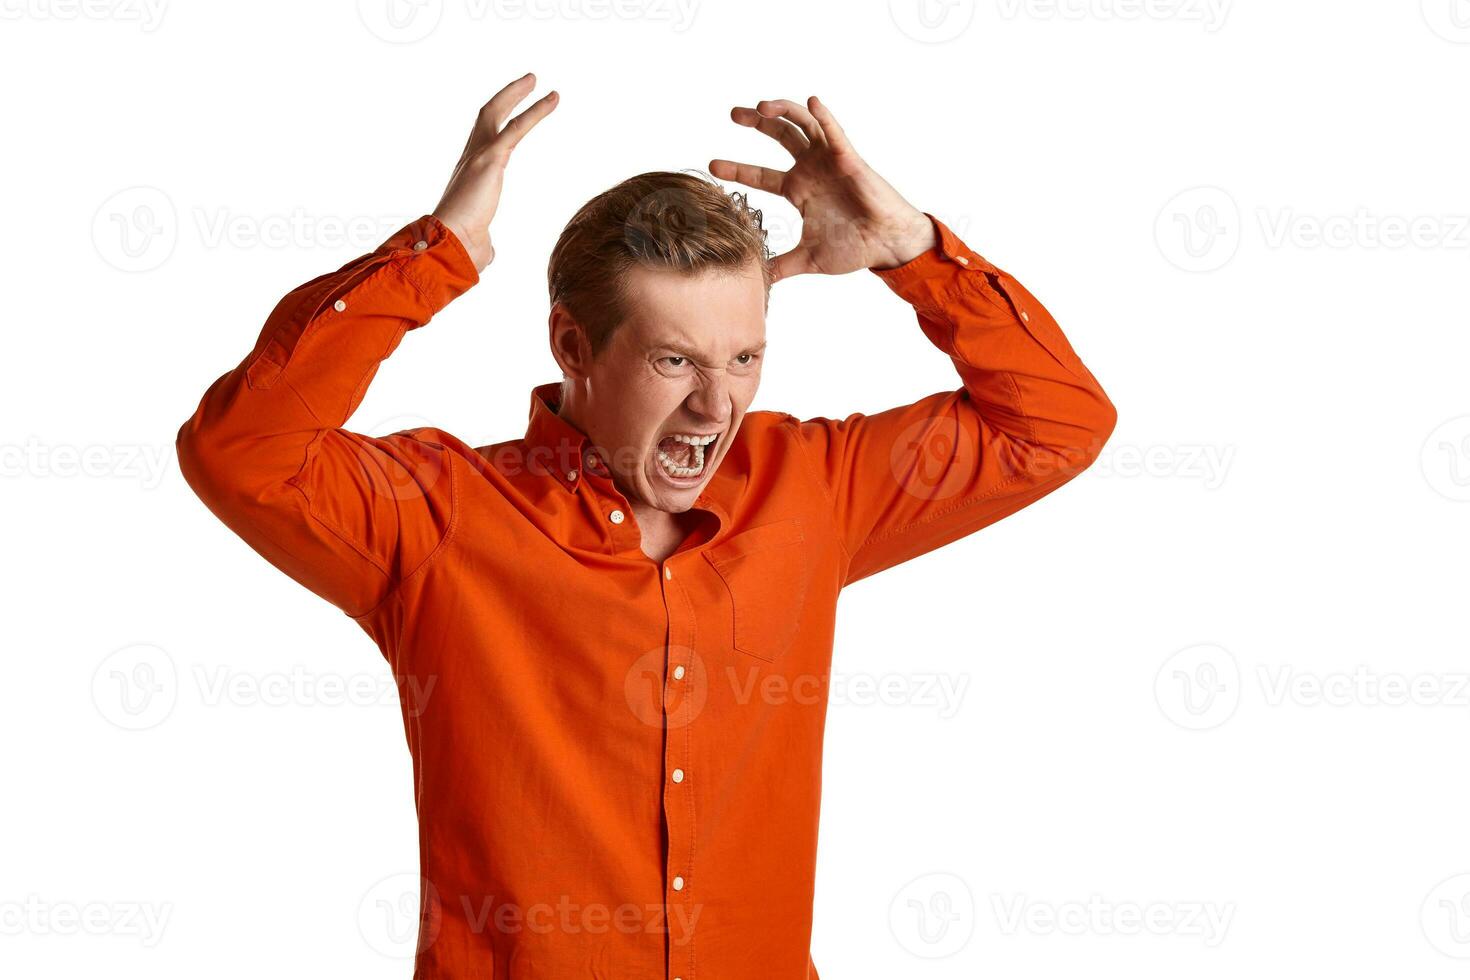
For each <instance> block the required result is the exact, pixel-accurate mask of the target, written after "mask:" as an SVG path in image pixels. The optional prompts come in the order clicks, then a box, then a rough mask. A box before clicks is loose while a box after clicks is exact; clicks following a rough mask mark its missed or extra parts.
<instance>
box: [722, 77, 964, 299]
mask: <svg viewBox="0 0 1470 980" xmlns="http://www.w3.org/2000/svg"><path fill="white" fill-rule="evenodd" d="M730 118H731V119H733V120H735V122H737V123H739V124H740V125H742V126H751V127H754V128H755V129H758V130H760V131H761V132H762V133H765V134H766V135H767V136H769V137H771V138H772V139H774V140H776V142H778V143H780V144H781V145H782V146H783V147H785V148H786V150H787V152H788V153H790V154H791V156H792V158H793V159H794V160H795V163H794V164H793V165H792V167H791V169H790V170H786V171H781V170H772V169H770V168H768V167H760V166H756V165H754V164H749V163H735V162H733V161H730V160H711V161H710V173H711V174H713V175H714V176H715V177H717V178H719V179H721V180H734V181H737V182H738V183H741V184H745V185H746V186H748V187H754V188H756V189H758V190H763V191H769V192H770V193H772V194H779V195H781V196H782V197H784V198H786V200H788V201H790V202H791V203H792V204H793V205H794V206H795V207H796V210H797V211H798V212H800V214H801V241H800V242H799V243H798V244H797V245H796V247H795V248H793V249H791V251H789V252H785V253H783V254H781V255H778V256H776V258H775V278H776V279H777V280H780V279H785V278H787V277H789V276H795V275H801V274H802V273H807V272H817V273H822V274H824V275H841V274H842V273H846V272H855V271H857V270H858V269H892V268H896V267H897V266H900V265H903V264H904V263H905V262H908V261H909V260H911V259H914V258H917V257H918V256H920V255H922V254H923V253H924V252H926V251H928V250H929V249H931V248H933V247H934V246H935V245H936V244H937V243H938V237H937V236H936V234H935V231H934V225H933V222H931V221H930V220H929V218H928V216H927V215H925V214H924V213H923V212H922V211H920V210H918V209H917V208H915V207H914V206H913V205H912V204H910V203H909V202H908V201H906V200H904V198H903V196H902V195H900V194H899V193H898V191H896V190H894V189H893V187H892V185H890V184H889V183H888V181H886V180H884V179H883V178H882V177H880V176H878V174H877V173H876V172H874V170H873V168H872V167H869V166H868V165H867V163H865V162H864V161H863V158H862V157H860V156H858V154H857V151H856V150H854V149H853V147H852V144H851V143H850V142H848V139H847V135H846V134H845V133H844V132H843V131H842V127H841V126H840V125H838V123H837V119H836V117H834V116H833V115H832V113H831V111H830V110H829V109H828V108H827V106H826V105H825V104H824V103H822V102H821V100H819V99H818V98H817V97H816V96H815V95H813V96H812V97H811V98H810V99H808V100H807V104H806V105H805V106H803V105H802V104H801V103H799V102H792V101H790V100H789V99H768V100H764V101H761V102H758V103H756V105H755V108H753V109H752V108H748V107H745V106H736V107H735V108H734V109H732V110H730Z"/></svg>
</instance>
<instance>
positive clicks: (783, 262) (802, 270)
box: [771, 245, 817, 283]
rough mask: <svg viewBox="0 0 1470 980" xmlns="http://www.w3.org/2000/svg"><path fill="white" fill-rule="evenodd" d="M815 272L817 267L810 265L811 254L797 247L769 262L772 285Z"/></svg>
mask: <svg viewBox="0 0 1470 980" xmlns="http://www.w3.org/2000/svg"><path fill="white" fill-rule="evenodd" d="M816 271H817V267H816V266H815V265H813V264H812V256H811V253H810V252H808V251H807V250H806V249H805V248H802V247H801V246H799V245H798V246H797V247H796V248H793V249H792V250H791V251H789V252H782V253H781V254H780V255H778V256H776V257H775V258H774V259H772V260H771V282H772V283H778V282H780V281H781V280H782V279H790V278H791V277H792V276H800V275H804V274H806V273H808V272H816Z"/></svg>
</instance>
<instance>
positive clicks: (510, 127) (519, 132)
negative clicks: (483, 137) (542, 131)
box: [490, 89, 560, 159]
mask: <svg viewBox="0 0 1470 980" xmlns="http://www.w3.org/2000/svg"><path fill="white" fill-rule="evenodd" d="M559 99H560V96H558V95H557V94H556V89H552V90H551V91H550V92H547V93H546V94H545V95H543V96H542V97H541V98H539V99H537V100H536V101H535V102H533V103H531V105H530V107H529V108H527V109H526V111H525V112H523V113H521V114H520V115H518V116H516V117H515V118H514V119H512V120H511V121H510V122H508V123H506V124H505V128H504V129H502V130H501V131H500V132H499V133H498V134H497V135H496V137H495V140H494V142H492V143H491V144H490V148H491V150H492V152H494V153H495V154H497V155H498V156H500V158H501V159H504V158H505V157H508V156H510V151H511V150H514V149H515V148H516V144H517V143H519V142H520V141H521V140H522V139H524V138H525V135H526V134H527V133H529V132H530V131H531V128H532V127H533V126H535V125H536V124H537V123H538V122H540V121H541V120H543V119H545V118H546V117H547V116H548V115H550V114H551V110H552V109H555V108H556V105H557V102H558V100H559Z"/></svg>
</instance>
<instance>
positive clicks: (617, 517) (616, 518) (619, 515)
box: [607, 510, 623, 524]
mask: <svg viewBox="0 0 1470 980" xmlns="http://www.w3.org/2000/svg"><path fill="white" fill-rule="evenodd" d="M607 519H608V520H610V521H612V522H613V523H614V524H621V523H623V512H622V511H620V510H615V511H613V512H612V513H611V514H608V515H607Z"/></svg>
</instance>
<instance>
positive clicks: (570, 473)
mask: <svg viewBox="0 0 1470 980" xmlns="http://www.w3.org/2000/svg"><path fill="white" fill-rule="evenodd" d="M576 478H577V471H576V470H567V479H568V480H575V479H576Z"/></svg>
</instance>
